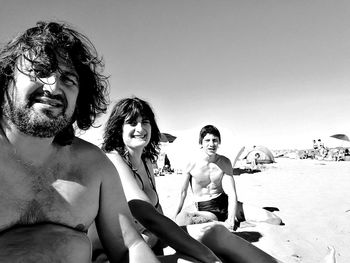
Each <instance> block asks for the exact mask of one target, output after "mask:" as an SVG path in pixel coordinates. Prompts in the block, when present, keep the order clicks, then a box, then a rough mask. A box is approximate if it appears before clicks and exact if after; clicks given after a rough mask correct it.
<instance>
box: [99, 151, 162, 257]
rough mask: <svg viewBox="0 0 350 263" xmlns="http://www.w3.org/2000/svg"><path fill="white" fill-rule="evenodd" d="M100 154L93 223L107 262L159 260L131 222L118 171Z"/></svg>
mask: <svg viewBox="0 0 350 263" xmlns="http://www.w3.org/2000/svg"><path fill="white" fill-rule="evenodd" d="M103 157H104V158H101V159H102V160H101V161H100V162H98V163H99V165H98V171H99V172H100V173H101V174H102V181H101V186H100V202H99V210H98V214H97V217H96V220H95V222H96V228H97V232H98V235H99V237H100V240H101V243H102V245H103V247H104V249H105V251H106V254H107V256H108V258H109V261H110V262H111V263H113V262H149V263H151V262H152V263H153V262H159V261H158V259H157V258H156V257H155V255H154V254H153V252H152V250H151V249H150V248H149V246H148V245H147V244H146V243H145V241H144V240H143V238H142V237H141V236H140V234H139V233H138V232H137V231H136V229H135V226H134V225H133V223H132V216H131V213H130V210H129V207H128V204H127V202H126V198H125V195H124V191H123V188H122V185H121V182H120V179H119V176H118V173H117V170H116V169H115V167H114V166H113V164H112V163H111V162H110V161H109V160H108V158H107V157H106V156H105V155H104V156H103Z"/></svg>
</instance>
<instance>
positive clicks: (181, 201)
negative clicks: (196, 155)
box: [174, 164, 191, 218]
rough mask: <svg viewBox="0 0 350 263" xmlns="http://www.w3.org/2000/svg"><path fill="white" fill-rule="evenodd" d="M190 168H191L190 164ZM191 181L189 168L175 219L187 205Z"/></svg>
mask: <svg viewBox="0 0 350 263" xmlns="http://www.w3.org/2000/svg"><path fill="white" fill-rule="evenodd" d="M188 166H190V164H189V165H188ZM190 179H191V173H190V168H189V167H187V168H186V170H185V179H184V181H183V184H182V187H181V192H180V201H179V205H178V206H177V209H176V211H175V216H174V218H176V216H177V215H178V214H179V213H180V212H181V210H182V207H183V205H184V203H185V200H186V197H187V191H188V185H189V184H190Z"/></svg>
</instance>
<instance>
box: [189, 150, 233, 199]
mask: <svg viewBox="0 0 350 263" xmlns="http://www.w3.org/2000/svg"><path fill="white" fill-rule="evenodd" d="M229 167H230V162H229V160H228V159H227V158H226V157H225V156H222V155H219V154H216V155H215V158H213V161H208V160H205V159H199V160H197V161H195V162H194V163H192V164H191V165H190V169H189V173H190V174H191V178H190V183H191V187H192V191H193V194H194V199H195V201H196V202H200V201H207V200H211V199H213V198H216V197H217V196H219V195H220V194H221V193H222V192H223V188H222V178H223V176H224V174H231V173H230V172H229V170H228V169H229ZM231 169H232V168H231Z"/></svg>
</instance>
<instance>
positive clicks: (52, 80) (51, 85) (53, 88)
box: [41, 74, 61, 94]
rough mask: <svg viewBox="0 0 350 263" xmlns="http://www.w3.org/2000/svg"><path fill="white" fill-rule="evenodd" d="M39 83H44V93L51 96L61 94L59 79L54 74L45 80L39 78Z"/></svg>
mask: <svg viewBox="0 0 350 263" xmlns="http://www.w3.org/2000/svg"><path fill="white" fill-rule="evenodd" d="M41 81H42V82H43V83H44V86H43V90H44V91H48V92H50V93H51V94H60V93H61V88H60V83H59V79H58V77H57V75H56V74H52V75H51V76H50V77H47V78H41Z"/></svg>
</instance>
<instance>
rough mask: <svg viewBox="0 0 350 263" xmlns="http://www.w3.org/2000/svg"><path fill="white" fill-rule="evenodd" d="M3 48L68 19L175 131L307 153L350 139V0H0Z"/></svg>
mask: <svg viewBox="0 0 350 263" xmlns="http://www.w3.org/2000/svg"><path fill="white" fill-rule="evenodd" d="M0 3H1V8H0V42H4V41H6V40H8V39H9V38H10V37H12V36H14V35H15V34H16V33H18V32H21V31H22V30H24V29H26V28H28V27H30V26H33V25H34V24H35V22H36V21H38V20H47V19H56V20H63V21H67V22H69V23H70V24H72V25H73V26H74V27H75V28H76V29H78V30H79V31H81V32H82V33H84V34H85V35H87V36H88V37H89V38H90V39H91V40H92V42H93V43H94V45H95V46H96V48H97V50H98V51H99V54H100V55H102V56H103V57H104V59H105V64H106V68H105V70H106V71H105V72H106V74H108V75H110V83H111V99H112V101H117V100H119V99H121V98H124V97H126V96H131V95H136V96H139V97H141V98H143V99H146V100H147V101H149V102H150V103H151V105H152V106H153V108H154V110H155V112H156V115H157V119H158V123H159V126H160V129H161V131H163V132H168V133H171V134H174V135H178V134H181V131H183V130H198V131H199V129H200V128H201V126H203V125H205V124H215V125H216V126H217V127H218V128H219V129H221V130H227V131H229V134H230V136H232V138H223V143H224V142H225V140H226V141H228V140H230V141H231V142H232V141H233V143H236V144H242V145H244V144H246V143H249V144H256V145H259V144H262V145H265V146H268V147H270V148H272V149H277V148H309V147H311V144H312V139H318V138H319V137H321V138H324V137H327V136H330V135H332V134H334V133H346V134H348V135H350V119H349V115H350V109H349V101H350V89H349V87H350V1H348V0H339V1H330V0H328V1H326V0H318V1H317V0H289V1H288V0H255V1H252V0H242V1H238V0H172V1H170V0H157V1H156V0H99V1H97V0H74V1H68V0H60V1H52V0H41V1H40V0H30V1H28V0H22V1H19V0H0Z"/></svg>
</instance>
